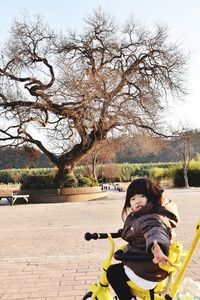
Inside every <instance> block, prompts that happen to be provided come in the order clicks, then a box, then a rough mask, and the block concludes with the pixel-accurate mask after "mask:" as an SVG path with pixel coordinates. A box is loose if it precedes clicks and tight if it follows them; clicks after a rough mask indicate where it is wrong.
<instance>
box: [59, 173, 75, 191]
mask: <svg viewBox="0 0 200 300" xmlns="http://www.w3.org/2000/svg"><path fill="white" fill-rule="evenodd" d="M77 184H78V180H77V179H76V177H75V176H74V175H72V174H66V175H65V176H64V177H63V180H62V183H61V185H60V187H62V188H68V187H77Z"/></svg>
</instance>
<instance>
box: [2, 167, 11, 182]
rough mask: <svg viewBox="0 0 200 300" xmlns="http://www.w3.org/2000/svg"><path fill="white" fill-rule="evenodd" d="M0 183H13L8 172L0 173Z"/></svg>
mask: <svg viewBox="0 0 200 300" xmlns="http://www.w3.org/2000/svg"><path fill="white" fill-rule="evenodd" d="M0 183H6V184H8V183H13V179H12V176H11V174H10V172H8V171H4V170H3V171H0Z"/></svg>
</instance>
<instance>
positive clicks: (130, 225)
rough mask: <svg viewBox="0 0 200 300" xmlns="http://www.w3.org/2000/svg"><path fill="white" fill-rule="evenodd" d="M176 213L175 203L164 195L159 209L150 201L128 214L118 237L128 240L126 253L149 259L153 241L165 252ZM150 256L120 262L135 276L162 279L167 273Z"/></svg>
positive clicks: (152, 279)
mask: <svg viewBox="0 0 200 300" xmlns="http://www.w3.org/2000/svg"><path fill="white" fill-rule="evenodd" d="M178 221H179V215H178V211H177V207H176V204H175V203H174V202H172V201H170V200H168V199H166V198H165V200H164V203H163V204H162V206H160V207H159V208H157V209H155V208H153V206H152V204H151V202H149V203H147V205H146V206H145V207H144V208H143V209H141V210H140V211H138V212H135V213H130V215H129V216H128V217H127V219H126V221H125V224H124V228H123V230H122V238H123V239H124V240H125V241H127V242H128V246H127V253H132V254H142V255H144V256H150V257H151V258H152V259H153V253H152V251H151V249H152V246H153V242H154V240H157V241H158V244H159V246H160V247H161V249H162V251H163V252H164V254H165V255H168V251H169V245H170V239H171V237H172V228H174V227H176V225H177V223H178ZM152 259H150V260H148V261H147V260H144V261H123V263H124V264H125V265H127V266H128V267H129V268H131V269H132V270H133V271H134V272H135V274H136V275H138V276H140V277H141V278H144V279H146V280H149V281H156V282H158V281H162V280H163V279H164V278H166V277H167V276H168V273H167V272H166V271H164V270H163V269H161V268H159V266H158V264H154V263H153V261H152Z"/></svg>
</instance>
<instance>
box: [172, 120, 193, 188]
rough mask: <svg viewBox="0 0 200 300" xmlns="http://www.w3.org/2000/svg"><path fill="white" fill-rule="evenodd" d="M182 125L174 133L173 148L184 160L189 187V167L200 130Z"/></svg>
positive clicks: (186, 182) (185, 180)
mask: <svg viewBox="0 0 200 300" xmlns="http://www.w3.org/2000/svg"><path fill="white" fill-rule="evenodd" d="M181 126H182V127H181V129H179V131H176V132H174V133H173V134H174V136H175V138H174V143H173V145H172V146H171V149H172V151H173V153H174V154H175V155H176V156H177V157H178V158H179V159H180V160H181V162H182V165H183V177H184V182H185V187H186V188H189V182H188V169H189V165H190V161H191V159H192V158H194V156H195V151H194V143H195V141H196V139H197V136H198V131H197V130H192V129H189V127H188V126H183V125H181Z"/></svg>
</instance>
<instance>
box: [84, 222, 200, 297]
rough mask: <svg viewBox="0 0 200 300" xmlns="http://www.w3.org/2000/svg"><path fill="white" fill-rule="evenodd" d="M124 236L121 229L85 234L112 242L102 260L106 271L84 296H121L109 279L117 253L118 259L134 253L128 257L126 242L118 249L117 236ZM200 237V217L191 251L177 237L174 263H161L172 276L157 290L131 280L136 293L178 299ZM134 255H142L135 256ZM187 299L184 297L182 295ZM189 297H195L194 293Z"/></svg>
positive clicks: (172, 252)
mask: <svg viewBox="0 0 200 300" xmlns="http://www.w3.org/2000/svg"><path fill="white" fill-rule="evenodd" d="M120 236H121V234H120V231H118V232H117V233H93V234H91V233H89V232H87V233H86V234H85V239H86V240H87V241H89V240H91V239H94V240H97V239H108V241H109V243H110V251H109V255H108V258H107V259H106V260H105V261H104V262H103V264H102V272H101V275H100V280H99V282H98V283H93V284H92V285H91V286H90V289H89V292H88V293H87V294H86V295H85V296H84V297H83V299H82V300H113V299H117V297H116V296H114V298H113V296H112V295H111V292H110V287H109V282H108V280H107V276H106V273H107V269H108V268H109V266H110V265H111V264H112V259H113V257H114V258H115V259H117V260H130V256H128V257H126V253H125V249H126V245H122V246H121V247H119V249H118V250H117V251H116V252H115V243H114V238H119V237H120ZM199 238H200V220H199V221H198V222H197V225H196V233H195V235H194V238H193V241H192V244H191V246H190V248H189V250H188V251H185V250H184V249H183V242H179V241H174V242H172V244H171V245H170V249H169V256H168V257H169V260H170V261H171V262H172V264H173V266H171V265H169V263H167V264H166V265H164V266H163V265H160V267H161V268H164V269H165V270H167V272H168V274H169V275H168V277H167V278H165V279H164V280H163V281H161V282H158V285H157V286H156V287H155V289H154V292H153V294H152V291H151V292H150V291H149V290H144V289H142V288H140V287H139V286H137V285H136V284H135V283H134V282H132V281H128V282H127V284H128V285H129V287H130V289H131V291H132V293H133V295H134V296H136V297H137V299H142V300H153V299H154V300H171V299H178V297H177V294H178V292H179V289H180V284H181V281H182V279H183V275H184V272H185V270H186V268H187V266H188V264H189V261H190V259H191V256H192V254H193V252H194V250H195V248H196V246H197V243H198V241H199ZM131 259H135V260H137V259H139V258H138V257H136V256H134V257H132V258H131ZM182 299H183V298H182ZM188 299H193V298H192V297H190V298H188Z"/></svg>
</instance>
